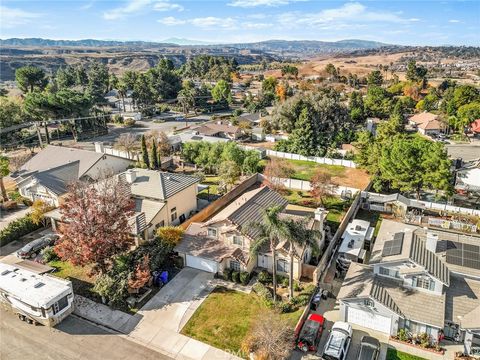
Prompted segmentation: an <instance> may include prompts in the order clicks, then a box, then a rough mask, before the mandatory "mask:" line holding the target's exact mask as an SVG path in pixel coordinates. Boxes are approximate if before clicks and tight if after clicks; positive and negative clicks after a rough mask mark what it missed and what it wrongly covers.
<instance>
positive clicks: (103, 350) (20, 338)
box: [0, 306, 171, 360]
mask: <svg viewBox="0 0 480 360" xmlns="http://www.w3.org/2000/svg"><path fill="white" fill-rule="evenodd" d="M0 359H2V360H25V359H36V360H44V359H45V360H47V359H48V360H70V359H75V360H80V359H87V360H97V359H98V360H110V359H112V360H114V359H115V360H123V359H125V360H137V359H138V360H153V359H155V360H171V358H170V357H168V356H165V355H162V354H160V353H158V352H156V351H154V350H151V349H149V348H147V347H144V346H142V345H139V344H137V343H134V342H132V341H130V340H128V339H127V338H126V337H125V336H123V335H118V334H115V333H111V332H109V331H106V330H104V329H102V328H100V327H98V326H95V325H94V324H92V323H90V322H87V321H84V320H83V319H80V318H78V317H75V316H72V315H70V316H69V317H68V318H66V319H65V320H64V321H63V322H62V323H61V324H59V325H58V326H57V327H55V328H48V327H45V326H34V325H29V324H27V323H25V322H22V321H20V320H18V318H17V317H16V316H15V315H14V314H13V313H12V312H10V311H6V310H5V309H4V308H3V307H2V306H0Z"/></svg>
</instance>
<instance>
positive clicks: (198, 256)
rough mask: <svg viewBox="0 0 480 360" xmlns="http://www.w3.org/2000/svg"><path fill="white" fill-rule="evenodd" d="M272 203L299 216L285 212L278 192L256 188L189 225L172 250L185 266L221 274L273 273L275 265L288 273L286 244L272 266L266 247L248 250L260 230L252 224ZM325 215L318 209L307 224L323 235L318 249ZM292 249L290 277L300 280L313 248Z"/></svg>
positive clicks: (289, 215)
mask: <svg viewBox="0 0 480 360" xmlns="http://www.w3.org/2000/svg"><path fill="white" fill-rule="evenodd" d="M271 206H280V207H282V208H283V209H284V211H283V212H282V213H281V217H282V218H286V217H289V218H291V219H294V220H295V219H299V217H298V215H293V214H289V213H288V212H287V211H285V207H286V206H287V201H286V200H285V199H284V198H283V197H282V196H281V195H280V194H278V193H277V192H275V191H273V190H271V189H270V188H268V187H266V186H263V187H259V188H256V189H253V190H250V191H247V192H245V193H243V194H242V195H240V196H239V197H237V198H236V199H235V200H234V201H232V202H231V203H230V204H229V205H227V206H226V207H225V208H224V209H223V210H221V211H220V212H218V213H217V214H215V215H214V216H213V217H211V218H210V219H207V221H205V222H202V223H192V224H190V226H189V227H188V228H187V230H186V232H185V235H184V239H183V240H182V242H181V243H180V244H179V245H178V246H177V247H176V248H175V251H177V252H178V253H179V255H180V256H182V257H183V258H184V263H185V265H186V266H189V267H193V268H197V269H201V270H205V271H209V272H213V273H222V272H223V271H224V270H225V269H227V268H228V269H233V270H236V271H248V272H251V271H252V270H253V269H259V270H262V269H265V270H267V271H269V272H272V270H273V266H276V269H277V272H278V273H279V274H281V275H287V274H288V273H289V271H290V257H289V244H288V243H286V242H281V243H280V244H278V245H277V248H276V250H277V251H276V252H277V260H276V264H275V265H274V264H273V257H272V254H271V251H270V249H269V247H268V246H266V247H264V248H262V249H261V250H260V253H259V254H258V255H256V256H255V255H252V254H251V252H250V249H251V246H252V245H253V243H254V242H255V241H256V240H257V239H258V236H259V230H258V229H256V228H255V227H252V226H251V224H253V223H256V222H261V221H262V213H263V211H264V210H266V209H267V208H269V207H271ZM325 217H326V212H325V211H322V210H320V209H319V210H318V211H317V212H316V213H315V217H314V218H313V219H311V220H310V221H309V223H308V225H307V226H308V227H309V228H316V229H317V230H319V231H320V233H321V234H322V236H321V238H320V239H318V242H319V243H318V245H319V247H320V248H321V247H322V246H323V244H324V239H325V236H324V232H323V221H324V220H325ZM294 252H295V256H294V264H293V276H294V278H295V279H299V278H300V277H301V276H302V267H303V266H304V265H305V264H308V263H309V261H310V260H311V257H312V250H311V248H310V247H309V246H301V247H300V246H295V249H294Z"/></svg>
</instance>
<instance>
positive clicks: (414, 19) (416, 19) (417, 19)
mask: <svg viewBox="0 0 480 360" xmlns="http://www.w3.org/2000/svg"><path fill="white" fill-rule="evenodd" d="M408 21H412V22H417V21H420V19H419V18H410V19H408Z"/></svg>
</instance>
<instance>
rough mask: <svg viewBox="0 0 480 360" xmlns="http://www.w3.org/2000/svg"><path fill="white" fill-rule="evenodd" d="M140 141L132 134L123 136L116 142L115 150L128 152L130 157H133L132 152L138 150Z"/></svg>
mask: <svg viewBox="0 0 480 360" xmlns="http://www.w3.org/2000/svg"><path fill="white" fill-rule="evenodd" d="M138 145H139V143H138V140H137V137H136V136H135V135H133V134H132V133H127V134H122V135H120V136H119V137H118V139H117V141H116V142H115V148H116V149H119V150H123V151H126V152H127V154H128V156H129V157H131V154H132V151H134V150H136V149H138Z"/></svg>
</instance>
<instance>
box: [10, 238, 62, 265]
mask: <svg viewBox="0 0 480 360" xmlns="http://www.w3.org/2000/svg"><path fill="white" fill-rule="evenodd" d="M58 238H59V236H58V235H56V234H49V235H45V236H42V237H41V238H39V239H36V240H33V241H31V242H29V243H28V244H27V245H25V246H24V247H22V248H21V249H20V250H18V251H17V252H16V255H17V257H19V258H20V259H28V258H33V257H35V256H36V255H37V254H38V253H39V252H40V251H41V250H43V249H45V248H46V247H48V246H52V245H55V241H57V239H58Z"/></svg>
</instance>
